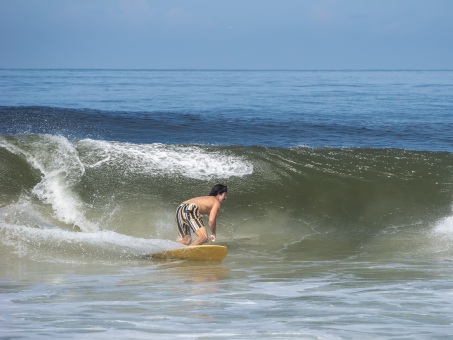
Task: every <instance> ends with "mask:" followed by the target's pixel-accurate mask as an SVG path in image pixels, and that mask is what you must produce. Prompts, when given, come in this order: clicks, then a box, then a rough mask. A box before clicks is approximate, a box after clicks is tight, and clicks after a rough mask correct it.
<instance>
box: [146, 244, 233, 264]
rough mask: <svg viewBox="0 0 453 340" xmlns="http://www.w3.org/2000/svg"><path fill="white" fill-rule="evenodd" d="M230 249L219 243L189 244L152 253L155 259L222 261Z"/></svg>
mask: <svg viewBox="0 0 453 340" xmlns="http://www.w3.org/2000/svg"><path fill="white" fill-rule="evenodd" d="M227 253H228V249H227V247H225V246H219V245H201V246H187V247H184V248H178V249H172V250H166V251H162V252H160V253H156V254H151V257H152V258H153V259H161V260H162V259H163V260H166V259H175V260H196V261H220V260H223V259H224V258H225V256H227Z"/></svg>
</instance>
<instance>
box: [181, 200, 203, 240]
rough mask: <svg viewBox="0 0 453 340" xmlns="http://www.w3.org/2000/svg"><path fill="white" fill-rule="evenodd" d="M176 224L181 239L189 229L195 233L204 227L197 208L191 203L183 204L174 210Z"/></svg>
mask: <svg viewBox="0 0 453 340" xmlns="http://www.w3.org/2000/svg"><path fill="white" fill-rule="evenodd" d="M176 223H177V224H178V231H179V235H180V236H181V237H184V236H185V235H188V234H189V233H190V230H189V228H190V229H192V231H193V232H196V231H197V230H198V229H200V228H201V227H204V224H203V218H202V215H201V214H200V212H199V211H198V207H197V206H196V205H195V204H193V203H191V204H186V203H183V204H181V205H180V206H179V207H178V209H176Z"/></svg>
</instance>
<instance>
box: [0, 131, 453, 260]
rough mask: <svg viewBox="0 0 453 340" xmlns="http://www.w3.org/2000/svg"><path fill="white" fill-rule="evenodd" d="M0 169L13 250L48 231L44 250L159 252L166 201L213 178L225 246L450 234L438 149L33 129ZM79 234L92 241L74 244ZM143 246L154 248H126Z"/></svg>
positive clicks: (192, 192)
mask: <svg viewBox="0 0 453 340" xmlns="http://www.w3.org/2000/svg"><path fill="white" fill-rule="evenodd" d="M0 164H1V167H0V186H1V188H2V191H1V196H0V207H1V208H0V209H1V220H0V225H1V230H2V231H1V232H2V241H3V242H4V243H7V244H10V245H13V246H15V247H19V246H18V245H19V244H20V246H21V247H23V246H24V243H23V242H24V235H25V234H27V235H28V237H27V239H31V240H35V241H31V243H33V242H38V241H37V240H38V239H39V240H41V241H40V242H44V240H46V239H47V240H48V239H49V233H50V235H52V237H51V238H53V239H54V242H48V243H49V244H48V246H49V247H50V244H52V246H55V240H59V241H58V242H57V243H59V242H60V243H61V242H63V243H64V245H63V246H62V247H64V248H66V247H68V246H69V244H74V243H77V242H79V241H80V242H82V243H83V242H88V241H86V239H85V238H87V237H88V238H90V237H91V238H92V239H91V241H89V242H92V241H93V240H95V239H97V238H99V237H100V238H101V239H104V240H105V239H106V238H107V239H108V240H109V241H108V242H107V241H106V243H105V244H104V246H105V247H106V248H107V245H111V244H112V242H113V243H115V242H117V244H116V245H117V246H118V247H120V246H121V245H124V244H123V243H124V242H125V240H124V237H131V240H130V245H131V247H132V248H133V249H135V251H134V254H135V253H140V252H149V251H153V250H155V249H157V248H159V249H160V248H162V247H165V242H164V243H162V242H163V241H162V240H169V239H170V240H174V239H175V238H176V228H175V226H174V220H173V219H174V216H173V214H174V210H175V208H176V206H177V205H178V204H179V203H180V202H181V201H183V200H185V199H187V198H189V197H191V196H196V195H205V194H207V193H208V192H209V190H210V188H211V187H212V186H213V185H214V184H216V183H218V182H221V183H225V184H227V185H228V187H229V198H228V200H227V201H226V203H225V204H224V206H223V207H222V212H221V215H220V216H219V221H218V230H219V231H218V235H219V236H220V237H219V239H220V240H219V241H223V242H224V243H225V242H226V243H228V244H229V245H230V246H232V247H235V246H236V247H241V245H247V247H248V248H249V249H250V247H252V248H253V247H259V248H260V249H263V248H264V249H267V250H268V251H272V250H273V249H280V250H281V248H282V245H284V251H285V252H287V253H288V254H291V253H292V252H298V251H301V250H304V251H307V250H309V249H312V250H313V251H315V252H318V251H320V249H323V248H324V247H325V246H326V245H329V244H331V242H332V241H333V240H335V242H336V243H335V244H336V245H337V247H339V249H337V250H338V251H339V252H340V253H341V252H350V251H351V249H359V248H360V247H362V246H363V244H366V243H369V242H372V240H373V239H374V238H376V237H382V236H383V235H387V236H388V237H389V239H392V240H393V241H395V240H401V238H400V237H398V235H401V234H404V235H406V236H407V235H413V237H412V236H411V237H410V239H411V241H410V242H409V241H408V243H407V244H406V246H407V247H408V248H410V247H411V246H413V244H412V242H414V241H415V240H416V239H417V238H418V237H419V236H420V235H419V234H420V233H425V232H427V230H428V229H429V230H430V231H431V232H432V231H433V230H434V231H435V230H437V231H438V232H441V233H442V232H443V233H444V234H449V233H450V229H449V228H450V225H451V217H450V216H451V206H452V193H453V190H452V172H453V171H452V170H453V169H452V168H453V155H452V154H450V153H446V152H415V151H404V150H399V149H333V148H319V149H312V148H303V147H298V148H290V149H281V148H266V147H247V146H183V145H167V144H134V143H125V142H112V141H105V140H93V139H82V140H78V141H70V140H68V139H67V138H65V137H62V136H55V135H48V134H34V135H3V136H1V137H0ZM436 228H437V229H436ZM452 229H453V228H452ZM79 232H88V233H91V234H85V236H83V240H85V241H83V240H80V239H79V238H81V237H82V236H80V234H79ZM74 233H76V234H74ZM77 235H79V236H77ZM87 235H92V236H87ZM115 235H116V237H115ZM125 235H128V236H125ZM387 236H386V237H387ZM404 239H405V237H404ZM115 240H116V241H115ZM137 240H140V241H137ZM143 240H154V241H153V243H151V244H149V245H148V246H146V247H139V248H138V249H137V248H136V245H137V244H139V243H140V242H145V241H143ZM157 240H160V241H157ZM26 243H27V242H26ZM145 243H146V242H145ZM171 246H174V244H171ZM65 251H67V249H66V250H65Z"/></svg>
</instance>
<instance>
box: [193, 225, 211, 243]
mask: <svg viewBox="0 0 453 340" xmlns="http://www.w3.org/2000/svg"><path fill="white" fill-rule="evenodd" d="M195 233H196V234H197V236H198V237H197V239H196V240H195V241H193V242H192V243H191V244H190V245H191V246H198V245H200V244H203V243H205V242H206V241H207V240H208V232H207V231H206V227H201V228H198V229H197V230H195Z"/></svg>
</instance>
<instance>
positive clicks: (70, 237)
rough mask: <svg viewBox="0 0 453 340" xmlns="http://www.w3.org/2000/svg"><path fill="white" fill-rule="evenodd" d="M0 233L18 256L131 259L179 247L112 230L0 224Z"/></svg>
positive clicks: (61, 258) (0, 239) (165, 241)
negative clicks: (90, 230)
mask: <svg viewBox="0 0 453 340" xmlns="http://www.w3.org/2000/svg"><path fill="white" fill-rule="evenodd" d="M0 235H1V238H0V242H1V243H2V244H4V245H8V246H11V247H13V248H15V249H16V252H17V253H18V254H19V256H27V257H34V258H46V259H47V260H48V257H52V258H53V260H55V261H57V262H59V261H65V258H68V257H69V259H71V260H77V259H80V258H89V259H111V258H135V257H137V256H142V255H146V254H152V253H156V252H159V251H163V250H168V249H176V248H179V247H181V244H179V243H177V242H175V241H168V240H158V239H144V238H137V237H132V236H128V235H123V234H118V233H116V232H113V231H98V232H94V233H84V232H73V231H68V230H62V229H58V228H48V229H40V228H34V227H27V226H20V225H10V224H6V223H0Z"/></svg>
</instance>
